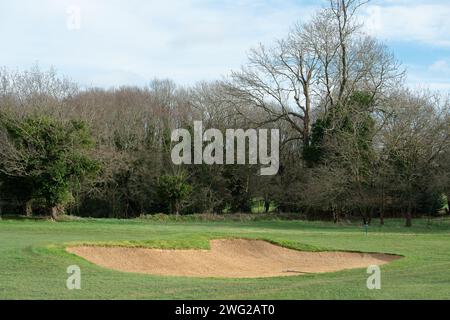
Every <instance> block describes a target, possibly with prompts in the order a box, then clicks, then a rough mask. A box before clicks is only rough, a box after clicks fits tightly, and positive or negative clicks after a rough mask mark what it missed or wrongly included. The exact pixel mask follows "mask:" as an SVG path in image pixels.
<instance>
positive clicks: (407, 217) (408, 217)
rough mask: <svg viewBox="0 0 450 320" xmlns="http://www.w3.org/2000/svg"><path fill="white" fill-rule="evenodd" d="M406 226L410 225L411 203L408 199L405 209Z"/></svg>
mask: <svg viewBox="0 0 450 320" xmlns="http://www.w3.org/2000/svg"><path fill="white" fill-rule="evenodd" d="M406 227H408V228H410V227H412V204H411V200H409V201H408V209H407V210H406Z"/></svg>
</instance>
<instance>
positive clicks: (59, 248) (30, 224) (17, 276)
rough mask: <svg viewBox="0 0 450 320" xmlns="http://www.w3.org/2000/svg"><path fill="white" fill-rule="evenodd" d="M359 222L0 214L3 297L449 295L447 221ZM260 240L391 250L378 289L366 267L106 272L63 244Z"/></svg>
mask: <svg viewBox="0 0 450 320" xmlns="http://www.w3.org/2000/svg"><path fill="white" fill-rule="evenodd" d="M403 224H404V221H402V220H387V221H386V225H385V226H383V227H381V226H378V225H377V224H376V222H374V224H373V225H372V226H371V227H370V228H369V232H368V234H365V232H364V230H363V228H362V227H361V226H360V225H359V224H357V223H353V224H338V225H335V224H332V223H326V222H303V221H245V222H236V221H233V222H231V221H229V222H226V221H223V222H194V221H191V222H189V221H183V222H180V221H178V222H174V221H148V220H145V219H135V220H112V219H111V220H110V219H107V220H95V219H80V220H75V221H68V222H51V221H39V220H38V221H31V220H0V299H449V298H450V219H448V218H445V219H435V220H432V221H431V222H429V221H427V220H426V219H422V220H415V221H414V226H413V227H412V228H405V227H403ZM226 238H246V239H263V240H267V241H270V242H273V243H276V244H279V245H282V246H285V247H288V248H293V249H299V250H304V251H355V252H368V253H388V254H397V255H401V256H403V258H402V259H399V260H396V261H393V262H391V263H389V264H386V265H383V266H381V279H382V287H381V290H368V289H367V286H366V281H367V278H368V277H369V276H370V275H369V274H367V272H366V269H353V270H344V271H339V272H333V273H323V274H303V275H298V276H289V277H271V278H251V279H220V278H190V277H174V276H153V275H145V274H137V273H125V272H119V271H113V270H109V269H105V268H102V267H100V266H97V265H94V264H92V263H90V262H88V261H86V260H84V259H83V258H80V257H78V256H76V255H74V254H70V253H68V252H66V251H65V248H66V246H68V245H97V246H98V245H100V246H114V247H135V248H136V247H139V248H163V249H208V248H209V240H211V239H226ZM71 265H78V266H79V267H80V269H81V290H68V289H67V288H66V280H67V277H68V276H69V275H68V274H67V273H66V270H67V267H69V266H71Z"/></svg>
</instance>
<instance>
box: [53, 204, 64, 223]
mask: <svg viewBox="0 0 450 320" xmlns="http://www.w3.org/2000/svg"><path fill="white" fill-rule="evenodd" d="M63 212H64V207H62V206H54V207H51V208H50V216H51V217H52V219H53V220H57V219H58V216H59V215H60V214H61V213H63Z"/></svg>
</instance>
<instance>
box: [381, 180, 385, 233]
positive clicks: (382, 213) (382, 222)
mask: <svg viewBox="0 0 450 320" xmlns="http://www.w3.org/2000/svg"><path fill="white" fill-rule="evenodd" d="M384 201H385V199H384V183H383V185H382V187H381V208H380V225H382V226H384Z"/></svg>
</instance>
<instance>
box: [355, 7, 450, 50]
mask: <svg viewBox="0 0 450 320" xmlns="http://www.w3.org/2000/svg"><path fill="white" fill-rule="evenodd" d="M449 17H450V3H449V2H446V3H444V2H443V1H434V2H432V3H427V4H423V2H422V3H421V4H420V3H417V2H415V1H408V2H405V1H384V3H383V5H381V4H377V5H370V6H368V7H367V12H366V14H365V15H364V18H365V20H366V21H367V25H366V28H367V30H368V31H369V33H371V34H373V35H374V36H377V37H380V38H382V39H385V40H391V41H392V40H394V41H416V42H417V41H418V42H422V43H426V44H431V45H435V46H444V47H450V18H449Z"/></svg>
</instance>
